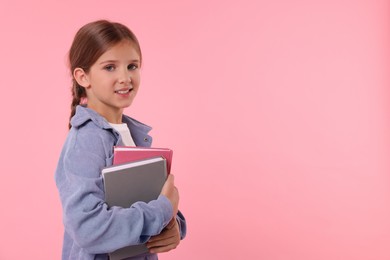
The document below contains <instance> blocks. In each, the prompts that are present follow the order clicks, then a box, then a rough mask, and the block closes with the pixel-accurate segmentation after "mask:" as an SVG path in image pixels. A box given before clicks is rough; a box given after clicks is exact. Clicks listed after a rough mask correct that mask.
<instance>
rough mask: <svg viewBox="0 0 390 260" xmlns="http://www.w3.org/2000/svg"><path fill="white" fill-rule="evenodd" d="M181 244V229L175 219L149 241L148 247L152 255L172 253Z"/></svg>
mask: <svg viewBox="0 0 390 260" xmlns="http://www.w3.org/2000/svg"><path fill="white" fill-rule="evenodd" d="M175 216H176V215H175ZM179 244H180V229H179V224H178V223H177V221H176V217H174V218H172V220H171V221H170V222H169V224H168V225H167V226H166V227H165V228H164V229H163V231H162V232H161V233H160V234H159V235H157V236H154V237H152V238H151V239H150V240H149V241H148V243H147V244H146V246H147V247H148V249H149V252H150V253H153V254H156V253H163V252H168V251H171V250H172V249H175V248H176V247H177V246H178V245H179Z"/></svg>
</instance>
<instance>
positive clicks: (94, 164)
mask: <svg viewBox="0 0 390 260" xmlns="http://www.w3.org/2000/svg"><path fill="white" fill-rule="evenodd" d="M123 122H124V123H127V125H128V127H129V129H130V133H131V135H132V137H133V140H134V142H135V144H136V145H137V146H145V147H150V146H151V143H152V137H151V136H149V135H148V132H149V131H150V130H151V128H150V127H149V126H147V125H144V124H142V123H140V122H138V121H136V120H134V119H132V118H130V117H128V116H125V115H124V116H123ZM71 125H72V128H71V129H70V131H69V134H68V136H67V139H66V141H65V144H64V147H63V149H62V152H61V155H60V159H59V162H58V166H57V170H56V173H55V180H56V185H57V188H58V190H59V194H60V198H61V203H62V208H63V222H64V227H65V232H64V241H63V250H62V259H63V260H65V259H66V260H68V259H69V260H77V259H80V260H81V259H82V260H89V259H91V260H92V259H108V255H107V253H108V252H112V251H115V250H116V249H118V248H122V247H125V246H128V245H134V244H139V243H144V242H146V241H148V240H149V238H150V237H151V236H154V235H157V234H159V233H160V232H161V231H162V230H163V228H164V227H165V226H166V225H167V224H168V223H169V221H170V218H171V216H172V211H173V209H172V205H171V204H170V202H169V200H168V199H167V198H166V197H165V196H163V195H160V196H159V197H158V199H157V200H154V201H151V202H149V203H143V202H137V203H134V204H133V205H129V208H120V207H112V208H110V209H108V207H107V204H105V202H104V187H103V179H102V176H101V170H102V168H104V167H107V166H110V165H112V159H113V146H114V145H121V144H122V140H121V137H120V135H119V133H118V132H117V131H116V130H114V129H113V128H112V127H111V126H110V125H109V124H108V122H107V121H106V120H105V119H104V118H103V117H102V116H100V115H99V114H98V113H96V112H95V111H94V110H92V109H89V108H86V107H83V106H77V108H76V114H75V116H74V117H73V118H72V119H71ZM130 206H131V207H130ZM176 219H177V221H178V223H179V227H180V233H181V238H182V239H183V238H184V236H185V234H186V223H185V219H184V217H183V215H182V214H181V213H180V212H179V213H178V215H177V216H176ZM131 259H134V260H135V259H137V260H138V259H157V255H155V254H145V255H142V256H138V257H134V258H131Z"/></svg>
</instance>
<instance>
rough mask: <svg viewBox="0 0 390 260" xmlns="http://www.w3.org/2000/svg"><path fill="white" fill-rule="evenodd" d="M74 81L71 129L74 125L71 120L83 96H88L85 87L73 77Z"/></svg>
mask: <svg viewBox="0 0 390 260" xmlns="http://www.w3.org/2000/svg"><path fill="white" fill-rule="evenodd" d="M72 81H73V86H72V97H73V99H72V103H71V105H70V117H69V129H70V128H71V127H72V125H71V124H70V120H71V119H72V117H73V116H74V115H75V114H76V107H77V105H80V102H81V100H82V98H85V97H86V93H85V89H84V88H83V87H81V86H80V85H79V84H77V82H76V80H75V79H73V80H72Z"/></svg>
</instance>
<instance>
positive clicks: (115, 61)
mask: <svg viewBox="0 0 390 260" xmlns="http://www.w3.org/2000/svg"><path fill="white" fill-rule="evenodd" d="M117 62H118V61H117V60H105V61H102V62H100V64H105V63H117ZM129 62H130V63H133V62H140V61H139V60H130V61H129Z"/></svg>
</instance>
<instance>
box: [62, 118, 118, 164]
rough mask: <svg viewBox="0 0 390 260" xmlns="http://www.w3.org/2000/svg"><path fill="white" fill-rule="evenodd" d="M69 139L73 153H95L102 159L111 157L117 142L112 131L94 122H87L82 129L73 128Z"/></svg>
mask: <svg viewBox="0 0 390 260" xmlns="http://www.w3.org/2000/svg"><path fill="white" fill-rule="evenodd" d="M69 138H70V139H71V140H72V145H71V147H73V149H72V150H73V152H76V151H77V152H80V153H83V152H88V153H93V154H96V156H99V157H102V158H107V157H111V154H112V148H113V146H114V144H115V142H116V140H117V138H116V137H115V134H114V132H113V131H112V130H107V129H102V128H100V127H98V126H96V124H94V122H92V121H87V122H86V123H84V124H83V125H82V126H80V127H72V128H71V130H70V131H69Z"/></svg>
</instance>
